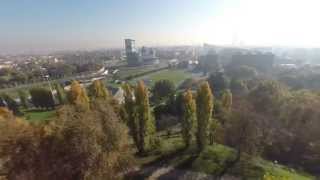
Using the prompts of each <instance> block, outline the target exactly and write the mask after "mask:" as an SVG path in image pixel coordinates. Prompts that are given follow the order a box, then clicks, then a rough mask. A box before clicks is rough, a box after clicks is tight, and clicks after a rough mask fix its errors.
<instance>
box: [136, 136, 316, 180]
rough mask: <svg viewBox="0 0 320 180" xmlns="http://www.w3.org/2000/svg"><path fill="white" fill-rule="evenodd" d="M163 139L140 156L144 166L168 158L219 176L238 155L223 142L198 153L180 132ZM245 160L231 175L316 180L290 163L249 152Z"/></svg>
mask: <svg viewBox="0 0 320 180" xmlns="http://www.w3.org/2000/svg"><path fill="white" fill-rule="evenodd" d="M161 142H162V143H161V147H160V148H159V149H158V150H156V151H154V152H152V153H150V154H149V155H148V156H145V157H138V158H137V160H138V164H140V165H141V166H144V165H146V164H152V163H155V162H159V161H161V160H165V161H166V164H167V165H170V166H173V167H176V168H181V169H186V170H191V171H196V172H203V173H207V174H212V175H218V174H220V173H221V172H222V170H223V169H224V167H225V165H226V163H227V162H231V161H233V160H235V158H236V151H235V150H234V149H233V148H230V147H227V146H224V145H220V144H214V145H212V146H208V147H207V148H206V149H205V150H204V151H202V152H201V153H200V154H198V155H197V153H196V146H195V145H193V146H191V147H190V148H189V149H185V150H184V149H183V147H184V144H183V140H182V138H181V136H180V135H178V134H175V135H171V136H170V137H166V136H165V132H163V134H162V141H161ZM242 159H243V161H240V162H238V163H237V164H235V166H234V167H232V168H231V169H229V170H228V172H227V174H229V175H233V176H236V177H242V178H244V179H252V180H253V179H262V178H263V176H264V175H265V174H269V175H272V177H274V178H275V179H285V180H312V179H315V178H314V177H312V176H310V175H308V174H305V173H302V172H297V171H295V170H292V169H290V168H288V167H286V166H283V165H279V164H274V163H272V162H270V161H267V160H263V159H261V158H258V157H252V156H248V155H245V156H243V157H242ZM244 164H245V165H244Z"/></svg>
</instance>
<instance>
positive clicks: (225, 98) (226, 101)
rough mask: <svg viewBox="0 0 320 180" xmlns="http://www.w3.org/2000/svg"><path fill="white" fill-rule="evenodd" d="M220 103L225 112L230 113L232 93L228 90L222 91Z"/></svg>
mask: <svg viewBox="0 0 320 180" xmlns="http://www.w3.org/2000/svg"><path fill="white" fill-rule="evenodd" d="M221 103H222V106H223V108H224V109H225V110H227V111H230V109H231V106H232V93H231V92H230V90H225V91H223V93H222V97H221Z"/></svg>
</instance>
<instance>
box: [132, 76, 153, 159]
mask: <svg viewBox="0 0 320 180" xmlns="http://www.w3.org/2000/svg"><path fill="white" fill-rule="evenodd" d="M135 99H136V117H137V121H138V140H139V141H138V150H139V152H140V153H144V152H145V150H146V147H147V146H148V145H151V144H152V143H153V140H154V137H153V136H154V132H155V125H154V121H153V119H152V117H151V113H150V105H149V94H148V89H147V88H146V86H145V85H144V83H143V81H139V82H138V84H137V86H136V90H135Z"/></svg>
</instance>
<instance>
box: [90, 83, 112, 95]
mask: <svg viewBox="0 0 320 180" xmlns="http://www.w3.org/2000/svg"><path fill="white" fill-rule="evenodd" d="M88 93H89V96H90V97H91V98H92V99H103V100H107V99H108V96H109V92H108V90H107V89H106V87H105V86H104V84H103V83H102V81H101V80H95V81H93V83H92V84H91V85H90V86H89V92H88Z"/></svg>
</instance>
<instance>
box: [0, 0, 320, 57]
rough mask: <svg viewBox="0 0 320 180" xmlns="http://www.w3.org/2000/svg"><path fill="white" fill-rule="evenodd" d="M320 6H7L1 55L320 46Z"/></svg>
mask: <svg viewBox="0 0 320 180" xmlns="http://www.w3.org/2000/svg"><path fill="white" fill-rule="evenodd" d="M319 7H320V1H319V0H2V1H0V53H26V52H48V51H55V50H77V49H102V48H112V47H123V39H125V38H132V39H135V40H136V44H137V45H138V46H142V45H146V46H166V45H201V44H202V43H210V44H216V45H232V44H233V45H248V46H298V47H320V35H319V33H320V23H319V22H318V21H319V20H318V19H319V18H320V11H319Z"/></svg>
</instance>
